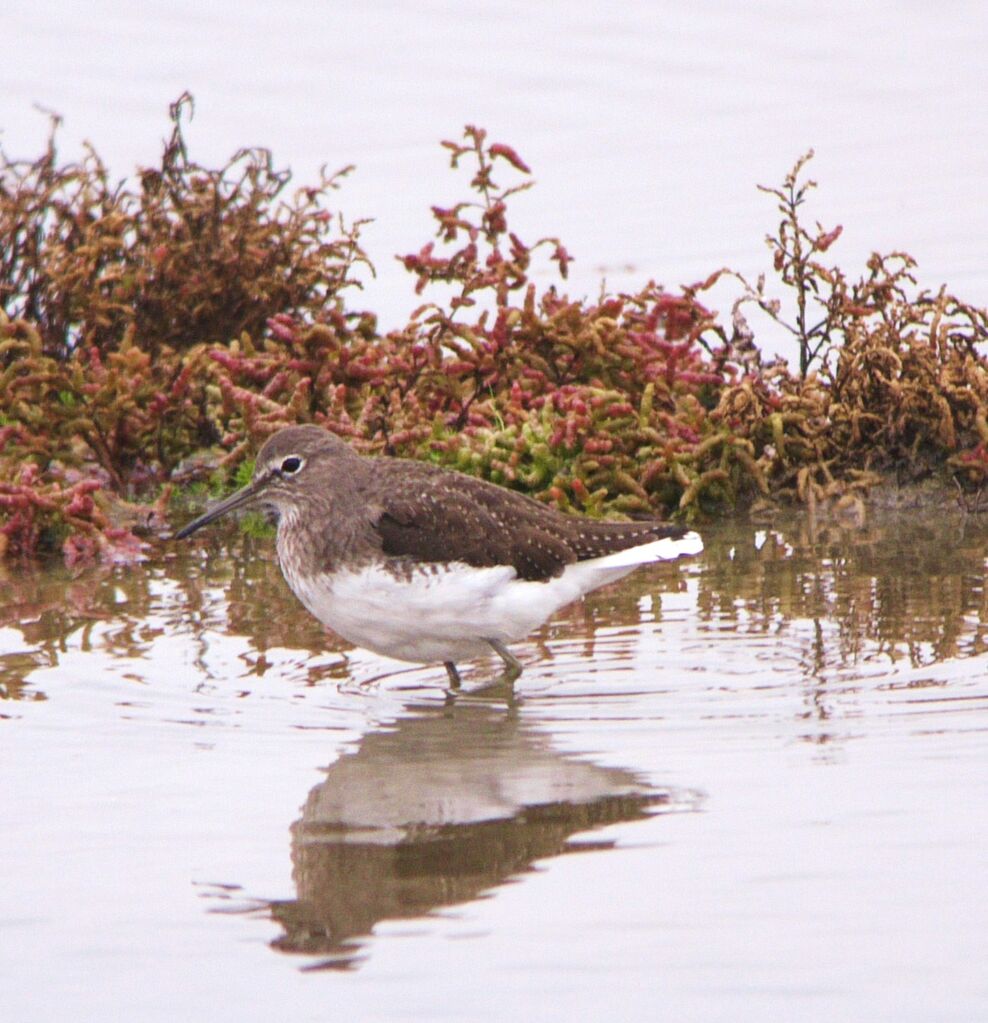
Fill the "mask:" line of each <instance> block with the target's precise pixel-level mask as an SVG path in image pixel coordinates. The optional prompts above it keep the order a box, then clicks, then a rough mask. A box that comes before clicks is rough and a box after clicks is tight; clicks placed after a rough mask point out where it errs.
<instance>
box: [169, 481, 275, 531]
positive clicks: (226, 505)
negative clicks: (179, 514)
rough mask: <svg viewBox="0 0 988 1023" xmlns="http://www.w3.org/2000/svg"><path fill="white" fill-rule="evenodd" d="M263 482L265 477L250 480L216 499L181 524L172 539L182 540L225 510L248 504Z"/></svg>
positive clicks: (223, 513) (224, 513)
mask: <svg viewBox="0 0 988 1023" xmlns="http://www.w3.org/2000/svg"><path fill="white" fill-rule="evenodd" d="M265 483H267V478H266V477H261V478H260V479H257V480H251V482H250V483H248V484H247V486H246V487H242V488H241V489H240V490H238V491H237V492H236V493H234V494H231V495H230V496H229V497H227V498H224V499H223V500H222V501H218V502H217V503H216V504H214V505H213V506H212V508H209V509H207V510H206V511H205V512H203V514H202V515H200V516H199V518H197V519H193V520H192V521H191V522H190V523H189V524H188V525H187V526H183V527H182V528H181V529H180V530H179V531H178V532H177V533H176V534H175V536H174V539H176V540H184V539H185V538H186V537H187V536H191V535H192V534H193V533H194V532H195V531H196V530H197V529H201V528H202V527H203V526H207V525H209V523H210V522H213V521H215V520H216V519H218V518H220V516H222V515H226V513H227V512H231V511H233V510H234V509H235V508H241V507H243V506H244V505H245V504H250V503H251V501H253V500H254V499H255V498H256V497H257V495H258V493H259V491H260V490H261V488H262V487H263V486H264V484H265Z"/></svg>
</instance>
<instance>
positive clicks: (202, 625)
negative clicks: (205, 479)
mask: <svg viewBox="0 0 988 1023" xmlns="http://www.w3.org/2000/svg"><path fill="white" fill-rule="evenodd" d="M755 535H756V534H755V531H754V529H753V527H750V526H744V525H724V526H721V527H718V528H716V529H713V528H711V529H708V530H707V531H706V534H705V540H706V544H707V549H706V551H705V552H704V555H703V557H702V561H701V572H700V574H699V587H698V596H697V611H696V614H697V617H698V619H699V621H700V623H701V624H700V626H699V627H700V628H701V630H702V629H703V628H704V625H703V623H716V622H720V623H726V624H727V626H728V627H729V628H730V629H732V630H735V631H737V632H739V633H764V634H766V635H773V636H777V637H779V639H780V640H782V639H784V638H785V637H787V636H792V637H795V642H797V643H798V644H799V647H800V651H801V652H800V655H799V656H800V658H801V661H802V664H803V671H804V672H805V673H806V674H808V675H810V676H824V677H825V676H826V675H827V674H828V673H830V672H832V671H833V670H835V669H844V668H848V667H853V666H854V665H857V664H859V663H860V662H861V661H862V660H865V659H875V658H879V657H881V658H887V659H889V660H892V661H898V660H900V659H901V660H905V661H906V662H907V663H910V664H913V665H920V664H924V663H936V662H939V661H943V660H946V659H948V658H952V657H973V656H975V655H978V654H982V653H984V652H986V650H988V601H986V598H985V593H984V565H985V563H986V558H988V524H979V523H978V522H977V521H976V520H974V519H972V518H968V519H961V518H960V517H959V516H957V517H954V518H951V517H949V516H942V515H941V516H938V517H936V518H934V517H932V516H930V515H929V514H927V515H925V516H923V515H920V516H917V515H915V514H912V515H910V516H909V517H905V516H902V515H896V516H894V517H888V518H886V519H885V520H884V521H878V520H876V521H875V523H874V524H872V525H869V526H868V527H867V528H864V529H861V528H854V529H850V528H848V529H843V528H840V527H838V526H834V525H831V526H827V527H821V528H817V529H813V528H811V527H810V525H809V523H808V522H807V521H803V522H791V523H789V524H785V523H781V524H779V525H777V526H775V527H773V528H772V529H771V530H769V531H768V532H767V534H766V537H767V539H766V541H765V543H764V544H763V545H761V546H760V547H758V546H757V545H756V543H755ZM224 536H225V540H226V543H227V544H228V545H227V546H223V543H224V539H223V537H224ZM210 543H211V544H213V546H211V547H210V549H209V555H208V556H206V557H202V556H200V555H201V548H197V549H193V550H191V551H190V550H186V549H184V548H178V549H176V550H175V551H174V552H172V553H171V555H170V556H169V558H168V559H166V560H162V561H159V562H156V563H153V564H151V565H147V566H143V567H142V566H136V567H131V568H127V569H124V568H122V567H114V566H108V565H107V566H102V567H98V568H92V569H89V570H87V571H86V572H85V573H84V574H82V575H80V576H78V577H77V578H75V579H73V578H72V577H71V576H70V575H69V574H68V573H67V572H66V571H65V570H64V569H61V568H52V569H49V570H48V571H40V570H34V571H17V572H9V573H7V574H6V575H2V576H0V585H2V586H3V588H4V595H5V596H4V603H3V605H2V606H0V628H4V627H7V628H9V629H13V630H17V631H18V632H19V633H20V635H21V636H22V641H21V642H19V643H17V644H14V645H13V647H12V646H11V644H10V643H9V642H8V644H7V648H6V649H0V697H6V698H19V697H22V696H27V695H32V694H36V690H35V689H33V688H31V687H29V686H25V680H26V679H29V678H30V675H31V674H32V673H33V672H34V671H36V670H37V669H39V668H43V667H47V666H54V665H57V664H58V662H59V659H60V655H61V653H62V652H63V651H64V650H65V649H67V647H68V645H69V644H70V643H73V644H75V645H81V646H83V647H90V648H96V649H99V650H101V651H103V652H104V653H107V654H109V655H110V656H113V657H120V658H125V659H131V660H133V659H137V658H140V657H141V656H142V655H143V654H145V653H146V652H147V651H148V649H149V645H150V643H151V642H152V641H153V639H154V638H155V637H157V636H159V635H162V634H164V632H165V631H168V632H182V631H186V632H187V631H189V630H192V631H193V632H194V633H196V634H202V635H206V634H208V633H211V632H215V633H227V634H231V635H237V636H245V637H248V638H249V640H250V643H251V645H252V647H253V648H254V649H255V650H256V651H257V656H256V661H255V663H254V664H253V670H254V672H255V673H256V674H258V675H260V674H263V673H264V671H265V670H266V666H267V663H268V662H267V661H266V659H265V657H264V654H265V651H268V650H271V649H273V648H276V647H281V648H288V649H302V650H307V651H309V652H310V653H312V654H316V653H324V652H326V651H327V650H343V649H346V645H345V644H343V643H342V642H341V641H339V640H337V639H336V638H335V637H333V636H332V634H330V633H328V632H326V631H325V630H324V629H323V628H322V627H321V626H320V625H319V624H318V622H316V621H315V620H314V619H313V618H312V617H311V616H310V615H308V614H307V613H306V612H305V611H304V610H302V608H301V607H300V606H299V604H298V602H297V601H296V600H295V599H294V597H292V595H291V594H290V592H289V591H288V588H287V586H286V585H285V583H284V581H283V580H282V579H281V574H280V572H279V571H278V568H277V566H276V565H275V564H274V562H273V559H272V557H271V543H270V540H266V539H263V540H256V539H254V538H252V537H249V536H244V535H242V534H232V533H229V532H228V533H226V534H222V533H221V534H219V535H218V536H214V537H213V538H211V540H210ZM687 571H688V569H685V568H683V567H682V566H659V567H657V568H656V569H654V570H653V571H651V572H650V573H648V574H646V573H639V574H638V575H637V576H635V577H633V578H632V579H630V580H628V581H627V582H625V583H623V584H621V585H619V586H614V587H609V588H607V589H605V590H603V591H600V592H598V593H596V594H595V595H594V596H593V599H592V600H590V601H588V602H585V603H581V604H576V605H573V606H572V607H571V608H569V609H567V610H566V611H565V612H564V613H562V614H561V615H559V616H557V617H556V618H555V619H554V620H553V621H552V622H550V623H549V625H548V626H547V627H546V628H545V629H544V630H543V631H542V633H541V634H540V635H541V653H542V656H544V657H551V656H552V645H551V642H547V641H551V640H565V639H579V640H581V641H582V642H584V643H585V644H586V649H585V651H584V656H585V658H586V659H588V660H589V659H592V658H593V656H594V652H595V651H594V645H595V642H596V640H595V635H596V633H597V630H598V628H601V627H604V628H606V629H607V635H608V640H607V642H608V643H616V644H617V646H616V647H615V649H617V647H620V641H619V640H615V639H614V635H613V633H614V627H616V626H621V625H626V626H628V627H629V636H632V635H633V634H634V633H635V631H636V627H637V626H638V625H639V623H640V620H641V614H642V612H641V598H642V597H643V596H645V595H654V596H658V597H659V598H660V600H659V602H658V603H659V604H660V603H661V595H662V594H663V593H669V592H677V591H682V589H683V588H684V585H685V579H686V572H687ZM165 583H167V584H168V585H167V587H166V586H164V584H165ZM164 590H170V591H172V592H174V594H175V597H174V598H173V599H169V601H168V604H167V606H163V604H162V597H161V594H162V592H163V591H164ZM807 622H809V623H816V630H815V633H814V634H813V635H808V634H807V632H806V630H805V629H804V628H803V627H802V625H803V623H807ZM97 625H99V629H98V630H97V629H96V626H97ZM814 636H815V638H814ZM536 641H539V637H536ZM629 642H630V640H629ZM629 650H630V648H629ZM629 656H630V653H629ZM320 671H322V672H323V674H325V669H320ZM334 672H335V669H334ZM337 673H338V674H339V675H340V677H343V676H344V675H345V669H344V668H343V667H342V666H341V667H340V668H339V671H338V672H337ZM321 677H322V675H319V674H317V675H315V676H313V681H317V680H318V679H319V678H321Z"/></svg>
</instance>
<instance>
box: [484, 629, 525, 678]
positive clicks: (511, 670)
mask: <svg viewBox="0 0 988 1023" xmlns="http://www.w3.org/2000/svg"><path fill="white" fill-rule="evenodd" d="M487 642H488V643H489V644H490V646H491V648H492V649H493V651H494V653H496V654H497V655H498V657H500V658H501V660H502V661H504V674H503V675H502V676H501V677H502V679H503V680H504V681H505V682H507V683H508V685H511V683H512V682H514V680H515V679H516V678H517V677H518V676H519V675H520V674H521V673H522V663H521V661H519V660H518V658H517V657H515V655H514V654H513V653H512V652H511V651H510V650H509V649H508V648H507V647H506V646H505V645H504V644H503V643H502V642H501V641H500V640H499V639H488V640H487Z"/></svg>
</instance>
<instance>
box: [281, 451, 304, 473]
mask: <svg viewBox="0 0 988 1023" xmlns="http://www.w3.org/2000/svg"><path fill="white" fill-rule="evenodd" d="M301 468H302V459H301V458H299V457H298V455H289V456H288V457H287V458H286V459H285V460H284V461H283V462H282V463H281V471H282V472H284V473H287V474H288V475H289V476H291V475H293V474H294V473H296V472H298V471H299V469H301Z"/></svg>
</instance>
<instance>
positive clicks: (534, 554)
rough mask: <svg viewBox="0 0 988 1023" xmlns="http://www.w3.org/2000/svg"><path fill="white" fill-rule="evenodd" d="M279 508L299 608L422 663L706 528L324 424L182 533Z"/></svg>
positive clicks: (295, 435) (547, 608) (449, 654)
mask: <svg viewBox="0 0 988 1023" xmlns="http://www.w3.org/2000/svg"><path fill="white" fill-rule="evenodd" d="M249 507H253V508H262V509H266V510H268V511H273V512H274V514H275V515H276V517H277V539H276V549H277V556H278V562H279V564H280V567H281V571H282V574H283V575H284V577H285V581H286V582H287V583H288V586H289V587H290V588H291V590H292V591H293V592H294V594H295V596H296V597H297V598H298V599H299V600H300V601H301V603H302V604H303V605H304V607H305V608H306V609H307V610H308V611H309V613H310V614H312V615H313V616H314V617H315V618H317V619H318V620H319V621H320V622H322V623H323V624H324V625H326V626H328V627H329V628H330V629H332V630H333V632H335V633H336V634H337V635H339V636H340V637H342V638H343V639H344V640H346V641H348V642H349V643H352V644H354V645H355V646H359V647H364V648H365V649H368V650H371V651H373V652H375V653H378V654H383V655H384V656H386V657H391V658H396V659H398V660H402V661H410V662H417V663H421V664H439V663H442V664H443V665H444V666H445V668H446V672H447V675H448V677H449V681H450V683H451V685H452V686H453V687H458V686H459V685H460V682H461V678H460V673H459V669H458V667H457V665H458V664H459V663H460V662H462V661H471V660H474V659H476V658H478V657H481V656H485V655H489V654H490V653H491V652H492V651H493V652H494V653H496V654H497V655H498V657H499V658H500V659H501V661H502V662H503V665H504V671H503V673H502V675H501V678H500V680H499V682H500V681H503V682H506V683H508V684H509V685H513V683H514V681H515V679H517V677H518V676H519V675H520V674H521V672H522V667H523V666H522V663H521V662H520V661H519V660H518V658H517V657H516V656H515V655H514V654H513V653H512V652H511V650H510V649H509V646H508V644H510V643H514V642H517V641H519V640H521V639H523V638H524V637H525V636H527V635H528V634H529V633H530V632H532V631H533V630H534V629H537V628H538V627H539V626H540V625H542V624H543V623H544V622H545V621H547V620H548V619H549V618H550V617H551V616H552V615H553V614H554V613H555V612H556V611H558V610H560V609H561V608H562V607H564V606H565V605H567V604H569V603H571V602H573V601H574V600H577V599H578V598H580V597H582V596H583V595H584V594H586V593H589V592H590V591H591V590H594V589H596V588H597V587H599V586H603V585H605V584H606V583H610V582H613V581H615V580H616V579H620V578H621V577H622V576H625V575H627V574H628V573H629V572H632V571H634V570H635V569H636V568H637V567H639V566H640V565H646V564H649V563H652V562H659V561H670V560H675V559H677V558H680V557H683V556H690V555H695V554H699V553H700V552H701V551H702V550H703V542H702V540H701V538H700V536H699V535H698V534H697V533H696V532H693V531H689V530H687V529H686V528H685V527H683V526H679V525H673V524H670V523H665V522H658V521H630V522H614V521H604V520H596V519H588V518H585V517H581V516H577V515H571V514H567V513H565V512H563V511H560V510H559V509H557V508H554V507H552V506H550V505H547V504H543V503H541V502H539V501H537V500H535V499H534V498H532V497H529V496H527V495H525V494H522V493H520V492H519V491H516V490H510V489H508V488H506V487H501V486H498V485H496V484H494V483H490V482H487V481H486V480H482V479H479V478H477V477H474V476H469V475H467V474H465V473H461V472H458V471H456V470H453V469H448V468H444V467H440V466H437V465H434V464H431V463H428V462H422V461H417V460H414V459H406V458H395V457H386V456H383V457H372V456H367V455H362V454H359V453H358V452H357V451H355V450H354V448H352V447H351V446H350V445H349V444H347V443H346V442H345V441H344V440H342V439H341V438H340V437H337V436H336V435H335V434H333V433H331V432H330V431H329V430H326V429H323V428H322V427H320V426H316V425H302V426H289V427H285V428H283V429H280V430H279V431H277V432H276V433H274V434H272V435H271V436H270V437H269V438H268V439H267V440H266V441H265V443H264V445H263V446H262V447H261V449H260V452H259V453H258V456H257V458H256V460H255V463H254V471H253V474H252V477H251V480H250V482H249V483H248V484H247V485H246V486H244V487H243V488H242V489H240V490H238V491H236V492H235V493H234V494H232V495H231V496H229V497H227V498H226V499H225V500H221V501H219V502H218V503H217V504H215V505H213V506H212V507H210V508H208V509H207V510H206V511H205V512H204V514H202V515H200V516H199V517H198V518H196V519H194V520H193V521H192V522H189V523H188V524H187V525H186V526H184V527H183V528H182V529H180V530H179V531H178V532H177V533H175V539H177V540H182V539H185V538H186V537H188V536H191V535H192V534H193V533H195V532H196V531H197V530H199V529H201V528H202V527H203V526H206V525H208V524H209V523H211V522H214V521H215V520H216V519H218V518H220V517H221V516H223V515H226V514H227V513H228V512H232V511H234V510H235V509H238V508H249Z"/></svg>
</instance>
